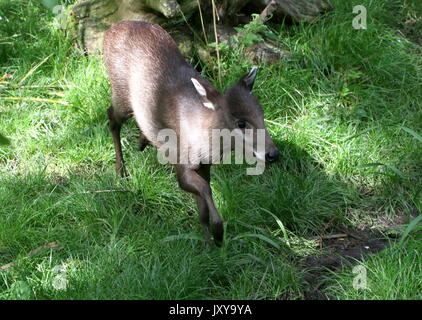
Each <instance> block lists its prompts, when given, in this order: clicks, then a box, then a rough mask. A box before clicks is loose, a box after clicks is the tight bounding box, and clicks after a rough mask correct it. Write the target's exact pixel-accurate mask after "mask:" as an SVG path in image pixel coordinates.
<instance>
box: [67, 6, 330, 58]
mask: <svg viewBox="0 0 422 320" xmlns="http://www.w3.org/2000/svg"><path fill="white" fill-rule="evenodd" d="M214 3H215V6H216V16H217V31H218V34H219V36H218V38H219V40H220V42H226V43H230V38H231V37H233V36H236V32H235V31H234V29H233V27H234V26H236V25H238V24H239V22H240V19H239V17H241V16H242V10H243V9H244V8H245V7H248V6H253V8H254V10H256V11H257V13H261V15H260V16H261V18H262V23H265V21H266V20H267V19H268V18H269V17H270V16H272V17H277V16H279V17H284V16H286V15H287V16H291V17H292V18H293V19H294V20H296V21H302V20H304V21H309V20H311V19H313V18H314V17H316V16H318V15H319V14H320V13H321V12H323V11H325V10H327V9H329V8H331V4H330V2H329V0H214ZM212 8H213V7H212V0H178V1H176V0H80V1H78V2H77V3H76V4H75V5H74V6H73V7H72V10H71V17H72V23H71V24H70V26H72V27H71V28H72V30H73V34H74V37H75V40H76V42H77V44H78V46H79V47H80V48H82V49H83V50H84V51H85V52H86V53H96V52H101V50H102V42H103V37H104V33H105V31H106V30H107V29H108V28H109V27H110V25H112V24H113V23H115V22H118V21H121V20H140V21H147V22H153V23H158V24H160V25H161V26H163V27H164V28H165V29H167V31H169V32H170V34H171V35H172V36H173V38H174V39H175V40H176V42H177V43H178V44H179V47H180V49H181V51H182V53H184V54H185V55H189V54H190V53H191V49H192V47H193V45H194V44H193V38H194V35H193V34H192V32H191V31H192V30H193V29H194V30H202V23H201V22H200V21H201V20H200V19H199V16H200V14H199V13H200V12H201V13H202V20H203V21H204V24H205V29H206V30H210V29H211V30H214V25H213V12H212V10H213V9H212ZM199 9H201V10H199ZM249 10H250V8H249ZM243 17H246V15H245V14H243ZM188 19H189V25H187V24H186V21H187V20H188ZM250 20H251V19H250V17H249V19H248V20H247V21H246V22H248V21H250ZM243 22H245V21H243ZM219 30H221V31H219ZM195 33H196V35H197V36H198V35H199V36H203V34H202V31H196V32H195ZM209 39H210V41H211V42H213V41H215V39H214V35H213V34H212V36H210V37H209ZM203 40H205V39H203ZM206 49H207V48H205V50H206ZM248 49H249V50H247V51H248V52H249V53H248V55H249V56H250V57H252V60H256V59H255V58H257V60H258V61H260V60H263V61H264V62H265V61H269V62H273V61H276V60H277V59H280V58H282V57H283V56H285V54H283V53H282V51H280V50H278V51H277V50H276V49H277V48H276V46H275V44H274V43H266V44H254V45H253V46H251V48H248ZM196 51H198V52H199V51H201V52H202V53H204V47H202V48H200V49H199V50H196Z"/></svg>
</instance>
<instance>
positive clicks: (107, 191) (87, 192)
mask: <svg viewBox="0 0 422 320" xmlns="http://www.w3.org/2000/svg"><path fill="white" fill-rule="evenodd" d="M110 192H134V191H133V190H92V191H84V192H80V193H76V194H90V193H110Z"/></svg>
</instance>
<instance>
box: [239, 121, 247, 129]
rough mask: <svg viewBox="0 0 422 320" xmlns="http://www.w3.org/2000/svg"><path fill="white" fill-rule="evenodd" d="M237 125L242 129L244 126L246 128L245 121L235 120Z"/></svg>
mask: <svg viewBox="0 0 422 320" xmlns="http://www.w3.org/2000/svg"><path fill="white" fill-rule="evenodd" d="M237 126H238V127H239V128H240V129H244V128H246V121H239V122H237Z"/></svg>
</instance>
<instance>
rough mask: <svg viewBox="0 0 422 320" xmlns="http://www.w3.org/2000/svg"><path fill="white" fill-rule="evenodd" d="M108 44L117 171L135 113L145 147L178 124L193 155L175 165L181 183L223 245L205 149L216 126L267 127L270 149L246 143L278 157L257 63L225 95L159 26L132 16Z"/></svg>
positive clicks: (271, 158)
mask: <svg viewBox="0 0 422 320" xmlns="http://www.w3.org/2000/svg"><path fill="white" fill-rule="evenodd" d="M103 44H104V46H103V56H104V61H105V66H106V71H107V74H108V77H109V80H110V84H111V92H112V94H111V106H110V107H109V108H108V110H107V114H108V119H109V129H110V131H111V134H112V138H113V143H114V149H115V154H116V164H115V169H116V173H117V174H118V175H121V176H125V175H126V174H127V173H126V169H125V165H124V160H123V154H122V145H121V140H120V133H121V128H122V125H123V124H124V123H125V122H126V121H127V120H128V119H130V118H134V119H135V121H136V124H137V126H138V127H139V129H140V138H139V140H140V141H139V145H140V150H141V151H142V150H144V148H145V147H146V146H147V145H153V146H154V147H156V148H160V146H162V144H163V141H162V140H160V139H158V136H159V132H160V130H163V129H171V130H173V131H174V132H175V135H176V136H177V137H179V138H183V139H184V141H185V142H186V143H184V148H183V149H181V150H179V152H180V153H181V154H183V153H187V152H188V153H189V154H190V155H192V159H191V158H189V159H191V160H189V161H187V162H183V163H175V164H174V171H175V173H176V177H177V181H178V185H179V186H180V188H181V189H182V190H185V191H187V192H189V193H192V194H193V195H194V197H195V198H196V202H197V206H198V211H199V220H200V223H201V225H202V227H203V233H204V238H205V242H206V243H207V244H208V245H209V244H210V242H211V235H212V237H213V239H214V243H215V244H216V245H217V246H221V245H222V242H223V236H224V223H223V220H222V218H221V216H220V215H219V213H218V210H217V208H216V205H215V203H214V201H213V197H212V190H211V187H210V178H211V175H210V169H211V165H212V164H213V163H212V162H211V161H206V160H209V156H210V154H211V153H212V152H211V153H210V152H208V153H207V152H203V150H204V145H207V143H208V142H209V139H210V137H211V131H212V130H214V129H228V130H235V131H236V132H238V134H240V136H241V137H242V139H246V134H245V130H246V129H249V130H250V131H252V132H256V131H257V130H258V129H261V130H265V148H264V149H265V150H264V151H265V152H264V151H261V152H257V149H256V144H253V143H252V144H249V148H250V149H253V150H252V152H254V156H256V158H257V159H258V160H259V161H261V162H263V163H272V162H275V161H277V159H278V157H279V151H278V149H277V147H276V145H275V144H274V142H273V140H272V139H271V137H270V135H269V133H268V131H267V129H266V127H265V123H264V112H263V109H262V108H261V106H260V104H259V102H258V100H257V98H255V97H254V95H253V94H252V89H253V85H254V82H255V78H256V75H257V67H253V68H252V69H251V70H250V71H249V72H248V73H247V74H245V75H243V76H242V77H241V78H240V79H239V81H237V82H236V83H234V84H233V85H231V86H230V87H229V88H228V89H227V90H226V92H225V93H224V94H222V93H220V92H219V91H218V90H217V89H215V88H214V87H213V86H212V85H211V83H210V82H208V81H207V80H206V79H204V78H203V77H202V76H201V74H200V73H199V72H198V71H196V70H195V69H194V68H193V67H192V66H191V65H190V64H189V63H188V62H187V61H186V60H185V58H184V57H183V56H182V54H181V52H180V51H179V49H178V47H177V44H176V43H175V41H174V40H173V39H172V37H171V36H170V35H169V34H168V33H167V31H165V30H164V29H163V28H162V27H160V26H159V25H157V24H153V23H148V22H141V21H130V20H125V21H121V22H118V23H115V24H113V25H112V26H111V27H110V28H109V29H108V30H107V31H106V33H105V36H104V43H103ZM182 129H185V130H182ZM182 131H183V132H184V133H183V137H180V135H182ZM245 145H246V144H245ZM261 149H262V148H261Z"/></svg>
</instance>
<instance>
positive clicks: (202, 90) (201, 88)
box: [190, 78, 207, 97]
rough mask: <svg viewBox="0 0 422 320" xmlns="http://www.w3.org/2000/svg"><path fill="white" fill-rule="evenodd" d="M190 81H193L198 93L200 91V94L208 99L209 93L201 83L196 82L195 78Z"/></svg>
mask: <svg viewBox="0 0 422 320" xmlns="http://www.w3.org/2000/svg"><path fill="white" fill-rule="evenodd" d="M190 80H191V81H192V83H193V85H194V86H195V89H196V91H198V93H199V94H200V95H201V96H203V97H206V96H207V91H205V88H204V87H203V86H202V84H200V83H199V81H198V80H196V79H195V78H191V79H190Z"/></svg>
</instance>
